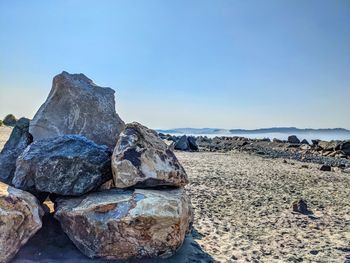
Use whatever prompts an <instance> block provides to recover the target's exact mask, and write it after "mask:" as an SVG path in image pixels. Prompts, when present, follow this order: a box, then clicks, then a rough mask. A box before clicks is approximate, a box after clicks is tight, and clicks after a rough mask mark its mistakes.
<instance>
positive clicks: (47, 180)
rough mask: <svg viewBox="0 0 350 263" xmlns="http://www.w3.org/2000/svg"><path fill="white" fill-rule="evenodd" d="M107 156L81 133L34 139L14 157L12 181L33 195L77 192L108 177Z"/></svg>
mask: <svg viewBox="0 0 350 263" xmlns="http://www.w3.org/2000/svg"><path fill="white" fill-rule="evenodd" d="M110 156H111V152H110V150H109V149H108V147H107V146H102V145H97V144H95V143H94V142H92V141H90V140H88V139H86V138H85V137H84V136H81V135H65V136H61V137H56V138H50V139H45V140H41V141H36V142H33V143H32V144H31V145H29V146H28V147H27V148H26V150H25V151H24V152H23V153H22V154H21V155H20V156H19V157H18V159H17V163H16V172H15V176H14V178H13V180H12V183H13V185H14V186H15V187H17V188H20V189H23V190H28V191H30V192H32V193H34V194H35V193H40V192H48V193H55V194H59V195H81V194H84V193H87V192H89V191H91V190H94V189H96V188H98V187H99V186H100V185H101V184H103V183H104V182H106V181H107V180H109V179H111V178H112V173H111V167H110V166H111V161H110Z"/></svg>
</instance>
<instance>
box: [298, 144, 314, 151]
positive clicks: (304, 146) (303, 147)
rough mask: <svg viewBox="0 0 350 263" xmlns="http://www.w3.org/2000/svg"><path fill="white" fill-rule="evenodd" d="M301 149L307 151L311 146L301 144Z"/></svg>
mask: <svg viewBox="0 0 350 263" xmlns="http://www.w3.org/2000/svg"><path fill="white" fill-rule="evenodd" d="M300 149H301V150H305V151H307V150H310V149H311V146H310V145H309V144H301V145H300Z"/></svg>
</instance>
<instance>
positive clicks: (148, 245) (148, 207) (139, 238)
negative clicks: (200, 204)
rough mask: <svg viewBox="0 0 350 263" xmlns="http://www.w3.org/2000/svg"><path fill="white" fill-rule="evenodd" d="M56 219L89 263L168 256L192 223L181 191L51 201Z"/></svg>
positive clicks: (126, 192)
mask: <svg viewBox="0 0 350 263" xmlns="http://www.w3.org/2000/svg"><path fill="white" fill-rule="evenodd" d="M55 218H56V219H58V220H59V221H60V223H61V226H62V229H63V231H64V232H65V233H66V234H67V235H68V236H69V238H70V239H71V240H72V241H73V242H74V244H75V245H76V246H77V247H78V248H79V249H80V251H81V252H83V253H84V254H85V255H87V256H88V257H90V258H94V257H99V258H103V259H128V258H135V257H136V258H140V257H157V256H161V257H168V256H171V255H172V254H173V253H174V252H175V251H176V250H177V249H178V248H179V247H180V246H181V245H182V243H183V241H184V238H185V234H186V232H187V231H188V230H189V226H190V223H191V222H192V210H191V205H190V200H189V198H188V197H187V195H186V194H185V192H184V190H183V189H173V190H142V189H136V190H135V191H130V190H120V189H111V190H106V191H102V192H95V193H92V194H88V195H85V196H82V197H78V198H71V199H68V198H59V199H57V200H56V213H55Z"/></svg>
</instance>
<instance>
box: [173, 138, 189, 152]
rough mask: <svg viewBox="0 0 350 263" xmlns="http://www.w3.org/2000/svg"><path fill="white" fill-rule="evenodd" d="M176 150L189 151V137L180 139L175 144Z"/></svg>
mask: <svg viewBox="0 0 350 263" xmlns="http://www.w3.org/2000/svg"><path fill="white" fill-rule="evenodd" d="M174 148H175V150H181V151H188V150H189V148H190V146H189V144H188V140H187V136H186V135H183V136H181V137H180V139H179V140H178V141H177V142H176V143H175V147H174Z"/></svg>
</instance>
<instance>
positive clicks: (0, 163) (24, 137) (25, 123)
mask: <svg viewBox="0 0 350 263" xmlns="http://www.w3.org/2000/svg"><path fill="white" fill-rule="evenodd" d="M28 129H29V119H26V118H21V119H19V120H18V121H17V123H16V126H15V127H14V128H13V130H12V133H11V136H10V138H9V139H8V141H7V142H6V144H5V146H4V148H3V149H2V151H1V153H0V181H2V182H4V183H6V184H11V182H12V178H13V175H14V173H15V170H16V160H17V157H18V156H19V155H20V154H21V153H22V152H23V151H24V149H25V148H26V147H27V146H28V145H29V144H30V143H31V142H32V136H31V135H30V134H29V131H28Z"/></svg>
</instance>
